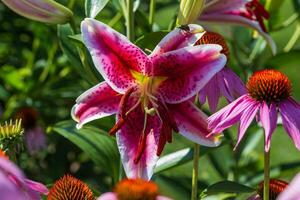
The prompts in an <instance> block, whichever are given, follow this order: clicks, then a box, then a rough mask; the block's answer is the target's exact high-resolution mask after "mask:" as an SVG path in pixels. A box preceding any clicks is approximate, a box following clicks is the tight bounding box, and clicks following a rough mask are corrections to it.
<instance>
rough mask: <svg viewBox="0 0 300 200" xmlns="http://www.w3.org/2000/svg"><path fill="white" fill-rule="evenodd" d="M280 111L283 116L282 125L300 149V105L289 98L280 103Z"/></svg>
mask: <svg viewBox="0 0 300 200" xmlns="http://www.w3.org/2000/svg"><path fill="white" fill-rule="evenodd" d="M279 111H280V113H281V117H282V125H283V127H284V128H285V130H286V131H287V133H288V134H289V136H290V137H291V139H292V140H293V142H294V143H295V145H296V147H297V149H299V150H300V122H299V119H300V106H299V104H298V103H297V102H295V101H294V100H293V99H291V98H289V99H287V100H285V101H283V102H281V103H279Z"/></svg>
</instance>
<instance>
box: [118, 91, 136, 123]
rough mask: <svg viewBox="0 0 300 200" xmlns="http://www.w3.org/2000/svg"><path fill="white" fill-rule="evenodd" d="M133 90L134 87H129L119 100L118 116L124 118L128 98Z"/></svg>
mask: <svg viewBox="0 0 300 200" xmlns="http://www.w3.org/2000/svg"><path fill="white" fill-rule="evenodd" d="M133 91H134V87H131V88H129V89H128V90H127V91H126V92H125V94H124V95H123V96H122V98H121V100H120V104H119V107H120V116H121V118H123V119H125V118H126V105H127V102H128V100H129V97H130V95H131V94H132V93H133Z"/></svg>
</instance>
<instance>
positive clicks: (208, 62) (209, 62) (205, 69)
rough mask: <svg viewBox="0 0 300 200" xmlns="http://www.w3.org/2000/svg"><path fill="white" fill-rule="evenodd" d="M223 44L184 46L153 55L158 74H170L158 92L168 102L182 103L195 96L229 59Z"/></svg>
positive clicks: (154, 70) (154, 67)
mask: <svg viewBox="0 0 300 200" xmlns="http://www.w3.org/2000/svg"><path fill="white" fill-rule="evenodd" d="M221 50H222V48H221V46H220V45H214V44H207V45H197V46H193V47H186V48H181V49H178V50H175V51H170V52H167V53H164V54H160V55H157V56H154V57H152V61H153V73H154V75H155V76H162V77H167V79H166V80H164V81H163V82H162V83H161V84H160V85H159V86H158V92H159V93H160V94H161V95H162V96H163V98H164V100H165V101H166V102H167V103H180V102H183V101H186V100H188V99H189V98H191V97H192V96H194V95H195V94H196V93H197V92H198V91H199V90H200V89H201V88H202V87H203V86H204V85H205V84H206V83H207V82H208V81H209V80H210V79H211V78H212V77H213V76H214V75H215V74H216V73H217V72H219V71H220V70H221V69H222V68H223V67H224V65H225V63H226V56H225V55H223V54H220V51H221Z"/></svg>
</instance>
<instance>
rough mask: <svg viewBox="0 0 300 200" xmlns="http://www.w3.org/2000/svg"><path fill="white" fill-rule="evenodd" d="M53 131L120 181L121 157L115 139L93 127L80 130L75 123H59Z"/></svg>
mask: <svg viewBox="0 0 300 200" xmlns="http://www.w3.org/2000/svg"><path fill="white" fill-rule="evenodd" d="M53 130H54V131H55V132H57V133H59V134H60V135H62V136H64V137H65V138H67V139H68V140H70V141H71V142H72V143H74V144H75V145H77V146H78V147H79V148H80V149H82V151H84V152H85V153H86V154H87V155H88V156H89V157H90V158H91V159H92V160H93V161H94V163H95V164H96V165H97V166H98V167H100V168H101V169H103V170H104V171H106V172H107V173H108V174H110V175H111V176H112V177H113V178H114V180H115V182H116V181H117V180H118V177H119V168H120V156H119V153H118V149H117V145H116V141H115V139H114V138H113V137H110V136H108V135H107V133H106V132H105V131H103V130H101V129H98V128H95V127H92V126H84V127H83V128H82V129H80V130H78V129H76V127H75V122H73V121H63V122H60V123H57V124H56V125H55V126H54V127H53Z"/></svg>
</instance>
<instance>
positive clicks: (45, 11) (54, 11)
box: [2, 0, 73, 24]
mask: <svg viewBox="0 0 300 200" xmlns="http://www.w3.org/2000/svg"><path fill="white" fill-rule="evenodd" d="M2 2H3V3H4V4H5V5H7V6H8V7H9V8H10V9H12V10H13V11H14V12H16V13H18V14H19V15H22V16H24V17H27V18H29V19H32V20H36V21H40V22H46V23H54V24H60V23H66V22H67V21H69V20H70V19H71V17H72V15H73V14H72V12H71V11H70V10H69V9H68V8H66V7H64V6H62V5H61V4H58V3H57V2H55V1H52V0H22V1H20V0H2Z"/></svg>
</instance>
